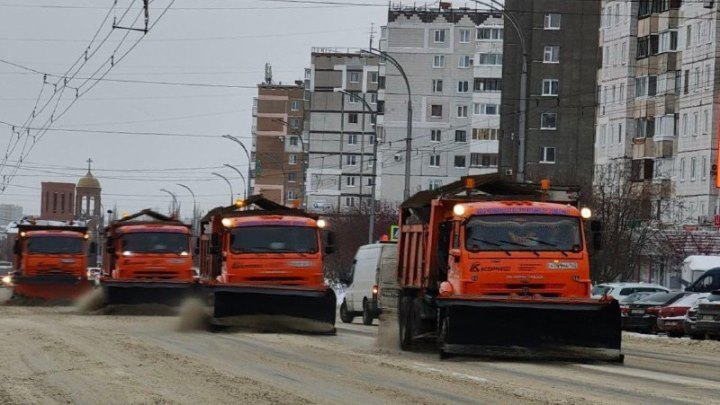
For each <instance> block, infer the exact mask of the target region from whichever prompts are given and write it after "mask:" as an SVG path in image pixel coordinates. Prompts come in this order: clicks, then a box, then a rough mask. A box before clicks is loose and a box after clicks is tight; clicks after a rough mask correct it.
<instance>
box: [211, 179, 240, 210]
mask: <svg viewBox="0 0 720 405" xmlns="http://www.w3.org/2000/svg"><path fill="white" fill-rule="evenodd" d="M210 174H212V175H213V176H217V177H220V178H221V179H223V180H225V182H226V183H227V185H228V187H230V205H233V204H234V203H235V199H234V198H233V196H234V195H235V193H233V188H232V183H230V180H228V178H227V177H225V176H223V175H222V174H220V173H217V172H212V173H210Z"/></svg>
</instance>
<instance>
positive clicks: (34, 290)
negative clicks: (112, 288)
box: [10, 220, 94, 301]
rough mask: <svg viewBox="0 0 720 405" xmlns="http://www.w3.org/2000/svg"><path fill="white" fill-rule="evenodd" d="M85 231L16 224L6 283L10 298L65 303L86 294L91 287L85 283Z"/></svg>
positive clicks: (50, 224)
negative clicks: (11, 263) (8, 287)
mask: <svg viewBox="0 0 720 405" xmlns="http://www.w3.org/2000/svg"><path fill="white" fill-rule="evenodd" d="M87 231H88V229H87V227H86V226H85V225H73V224H72V223H60V222H54V221H53V222H50V221H42V220H39V221H34V222H31V223H21V224H18V234H17V239H16V240H15V246H14V253H15V255H14V259H15V260H14V271H13V273H12V275H11V281H10V283H11V284H12V285H13V287H14V289H13V295H14V296H15V297H21V298H25V299H33V300H40V301H69V300H74V299H76V298H79V297H80V296H81V295H82V294H83V293H85V292H87V291H89V290H90V288H91V287H92V286H91V284H90V282H89V281H88V279H87V263H88V239H89V234H88V233H87ZM90 250H94V249H90ZM93 253H94V252H93Z"/></svg>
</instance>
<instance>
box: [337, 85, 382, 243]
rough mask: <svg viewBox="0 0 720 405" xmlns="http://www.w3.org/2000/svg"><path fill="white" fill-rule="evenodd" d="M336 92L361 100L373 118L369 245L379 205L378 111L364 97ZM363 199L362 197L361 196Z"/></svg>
mask: <svg viewBox="0 0 720 405" xmlns="http://www.w3.org/2000/svg"><path fill="white" fill-rule="evenodd" d="M335 91H336V92H338V93H342V94H345V95H346V96H349V97H356V98H358V99H360V101H361V102H362V103H363V108H367V110H368V112H370V114H371V115H372V117H373V121H374V123H373V124H372V127H373V133H374V137H373V170H372V179H373V186H372V197H371V201H370V224H369V225H370V226H369V227H368V243H373V241H374V240H375V216H376V213H377V203H376V197H375V196H376V193H377V145H378V139H377V111H373V110H372V107H370V104H369V103H368V102H367V100H365V98H363V97H357V96H356V95H354V94H352V93H349V92H347V91H345V90H342V89H335ZM361 198H362V196H361Z"/></svg>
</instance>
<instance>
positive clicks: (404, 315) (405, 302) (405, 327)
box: [398, 297, 413, 350]
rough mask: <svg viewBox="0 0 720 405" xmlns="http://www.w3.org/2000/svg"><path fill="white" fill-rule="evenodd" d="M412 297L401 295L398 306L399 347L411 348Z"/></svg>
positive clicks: (403, 348)
mask: <svg viewBox="0 0 720 405" xmlns="http://www.w3.org/2000/svg"><path fill="white" fill-rule="evenodd" d="M412 303H413V300H412V297H402V298H401V299H400V305H399V308H398V311H399V314H398V323H399V327H400V349H402V350H411V349H412V330H413V325H412V314H411V312H412Z"/></svg>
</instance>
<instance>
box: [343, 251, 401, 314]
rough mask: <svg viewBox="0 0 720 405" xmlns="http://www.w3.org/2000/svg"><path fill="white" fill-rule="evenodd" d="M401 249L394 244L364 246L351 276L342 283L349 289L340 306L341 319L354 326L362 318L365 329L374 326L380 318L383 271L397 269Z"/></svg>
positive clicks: (357, 256) (356, 257)
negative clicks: (354, 322) (379, 287)
mask: <svg viewBox="0 0 720 405" xmlns="http://www.w3.org/2000/svg"><path fill="white" fill-rule="evenodd" d="M396 256H397V246H396V245H395V244H394V243H373V244H371V245H364V246H360V248H359V249H358V251H357V253H355V259H354V260H353V265H352V268H351V269H350V273H349V274H347V275H346V276H345V277H344V278H343V279H342V280H341V281H342V282H343V283H344V284H346V285H347V286H348V287H347V289H346V290H345V298H344V299H343V302H342V304H341V305H340V319H341V320H342V321H343V322H345V323H352V321H353V319H354V318H355V317H356V316H360V315H362V318H363V323H364V324H365V325H372V323H373V319H375V318H377V317H378V315H380V311H381V310H382V308H380V307H379V305H378V299H377V298H378V273H379V271H380V270H381V268H384V267H391V266H392V267H395V263H396Z"/></svg>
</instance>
